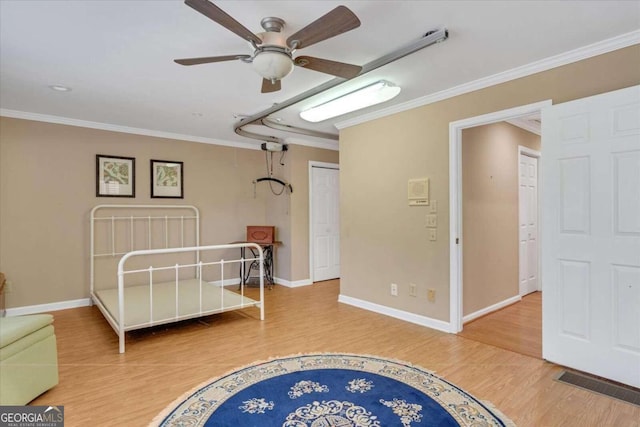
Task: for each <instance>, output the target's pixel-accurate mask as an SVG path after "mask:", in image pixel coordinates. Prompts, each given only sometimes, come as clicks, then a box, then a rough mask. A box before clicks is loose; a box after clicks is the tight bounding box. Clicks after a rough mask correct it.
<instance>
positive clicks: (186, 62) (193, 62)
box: [173, 55, 251, 65]
mask: <svg viewBox="0 0 640 427" xmlns="http://www.w3.org/2000/svg"><path fill="white" fill-rule="evenodd" d="M243 58H251V55H225V56H207V57H202V58H183V59H174V60H173V61H174V62H175V63H177V64H180V65H198V64H209V63H211V62H222V61H233V60H234V59H243Z"/></svg>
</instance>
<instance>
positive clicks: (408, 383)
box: [151, 354, 515, 427]
mask: <svg viewBox="0 0 640 427" xmlns="http://www.w3.org/2000/svg"><path fill="white" fill-rule="evenodd" d="M151 425H153V426H167V427H168V426H176V427H177V426H180V427H184V426H207V427H213V426H215V427H222V426H234V427H254V426H255V427H271V426H274V427H275V426H277V427H361V426H362V427H365V426H366V427H391V426H398V427H424V426H431V427H446V426H473V427H481V426H508V427H514V426H515V424H513V422H511V421H510V420H508V419H507V418H506V417H505V416H504V415H502V414H501V413H500V412H499V411H497V410H496V409H495V408H492V407H491V405H489V404H488V403H486V402H481V401H479V400H477V399H476V398H474V397H473V396H471V395H469V394H468V393H466V392H464V391H463V390H461V389H460V388H458V387H456V386H455V385H453V384H451V383H449V382H447V381H445V380H443V379H442V378H439V377H438V376H436V375H434V374H433V373H431V372H428V371H425V370H424V369H422V368H419V367H416V366H413V365H410V364H408V363H403V362H399V361H392V360H388V359H382V358H378V357H374V356H358V355H351V354H315V355H304V356H291V357H284V358H279V359H274V360H271V361H268V362H264V363H258V364H255V365H252V366H249V367H246V368H242V369H239V370H237V371H234V372H233V373H231V374H228V375H225V376H223V377H221V378H218V379H216V380H214V381H212V382H210V383H208V384H206V385H204V386H201V387H199V388H198V389H197V390H196V391H195V392H191V393H189V395H188V397H186V398H181V399H179V400H178V401H176V402H174V404H172V405H170V406H169V408H168V409H166V410H165V411H163V412H162V413H161V414H160V415H158V416H157V417H156V419H155V420H154V421H153V422H152V423H151Z"/></svg>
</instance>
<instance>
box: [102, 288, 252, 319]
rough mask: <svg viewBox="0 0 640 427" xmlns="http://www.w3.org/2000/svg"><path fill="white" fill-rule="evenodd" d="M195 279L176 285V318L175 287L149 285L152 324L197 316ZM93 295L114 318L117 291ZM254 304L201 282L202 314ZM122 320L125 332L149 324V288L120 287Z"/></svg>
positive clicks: (228, 291)
mask: <svg viewBox="0 0 640 427" xmlns="http://www.w3.org/2000/svg"><path fill="white" fill-rule="evenodd" d="M199 284H200V281H199V280H198V279H190V280H181V281H179V282H178V316H176V287H175V282H166V283H154V284H153V323H163V322H167V321H171V320H173V319H175V318H176V317H184V318H188V317H196V316H198V315H199V313H200V303H199V295H200V288H199ZM96 295H97V296H98V298H99V299H100V301H102V304H103V305H104V306H105V308H106V309H107V310H108V311H109V313H111V316H112V317H113V318H114V319H115V320H116V322H117V321H119V319H118V317H119V316H118V290H117V289H106V290H105V289H103V290H96ZM256 304H258V301H255V300H253V299H251V298H247V297H243V296H242V295H240V294H238V293H236V292H232V291H230V290H227V289H225V288H224V287H222V286H215V285H212V284H209V283H207V282H202V312H203V313H207V314H212V313H221V312H223V311H229V310H236V309H238V308H241V307H242V306H243V305H244V306H247V307H251V306H255V305H256ZM124 310H125V311H124V320H125V329H128V328H132V327H135V326H139V325H140V326H143V325H145V324H147V325H148V324H149V323H151V322H150V321H149V285H141V286H130V287H125V288H124Z"/></svg>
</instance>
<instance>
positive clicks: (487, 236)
mask: <svg viewBox="0 0 640 427" xmlns="http://www.w3.org/2000/svg"><path fill="white" fill-rule="evenodd" d="M519 145H522V146H524V147H527V148H531V149H533V150H536V151H539V150H540V136H538V135H536V134H534V133H531V132H527V131H525V130H523V129H520V128H518V127H516V126H513V125H511V124H509V123H506V122H501V123H494V124H491V125H486V126H477V127H474V128H469V129H465V130H463V131H462V230H463V235H464V238H463V243H464V244H463V246H462V249H463V251H462V260H463V270H462V277H463V280H464V284H463V301H462V308H463V310H462V312H463V315H468V314H471V313H474V312H476V311H478V310H481V309H483V308H486V307H489V306H491V305H493V304H496V303H498V302H502V301H504V300H506V299H507V298H511V297H514V296H516V295H518V293H519V285H518V268H519V258H518V256H519V255H518V164H519V160H520V159H519V153H518V146H519Z"/></svg>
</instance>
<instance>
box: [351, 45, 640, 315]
mask: <svg viewBox="0 0 640 427" xmlns="http://www.w3.org/2000/svg"><path fill="white" fill-rule="evenodd" d="M450 65H451V66H458V65H459V64H457V65H456V64H450ZM638 70H640V46H637V45H636V46H632V47H629V48H625V49H620V50H618V51H615V52H612V53H608V54H605V55H600V56H597V57H594V58H591V59H588V60H584V61H580V62H578V63H574V64H569V65H566V66H563V67H559V68H556V69H553V70H550V71H546V72H541V73H538V74H534V75H532V76H529V77H525V78H521V79H517V80H514V81H510V82H507V83H503V84H500V85H496V86H492V87H489V88H486V89H482V90H478V91H475V92H472V93H468V94H465V95H461V96H457V97H454V98H450V99H447V100H444V101H440V102H437V103H433V104H429V105H425V106H422V107H419V108H415V109H412V110H409V111H405V112H402V113H398V114H395V115H392V116H388V117H384V118H381V119H378V120H374V121H371V122H367V123H363V124H360V125H356V126H353V127H350V128H347V129H344V130H342V131H341V133H340V185H341V188H340V204H341V218H340V220H341V247H340V251H341V266H342V274H341V276H342V277H341V293H342V294H343V295H345V296H348V297H352V298H358V299H361V300H365V301H369V302H373V303H377V304H381V305H384V306H388V307H392V308H396V309H399V310H404V311H407V312H411V313H415V314H418V315H423V316H427V317H430V318H434V319H439V320H443V321H448V320H449V177H448V174H449V166H448V165H449V155H448V150H449V146H448V141H449V123H450V122H452V121H456V120H461V119H464V118H468V117H475V116H478V115H481V114H486V113H490V112H494V111H498V110H503V109H507V108H512V107H516V106H520V105H524V104H529V103H533V102H537V101H542V100H545V99H552V100H553V102H554V103H555V104H557V103H562V102H566V101H569V100H573V99H578V98H582V97H586V96H590V95H596V94H599V93H604V92H608V91H611V90H615V89H621V88H624V87H628V86H632V85H637V84H639V83H640V73H639V72H638ZM543 149H544V148H543ZM422 176H426V177H429V178H430V179H431V198H432V199H435V200H437V201H438V228H437V232H438V240H437V241H435V242H431V241H429V240H428V235H427V229H426V228H425V226H424V224H425V214H426V209H425V208H415V207H414V208H412V207H409V206H408V205H407V180H408V179H411V178H417V177H422ZM391 282H395V283H397V284H398V287H399V296H398V297H392V296H390V295H389V284H390V283H391ZM410 283H415V284H416V285H417V290H418V297H411V296H409V291H408V289H409V288H408V287H409V284H410ZM428 288H432V289H435V290H436V301H435V303H431V302H428V301H427V298H426V295H427V289H428Z"/></svg>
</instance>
